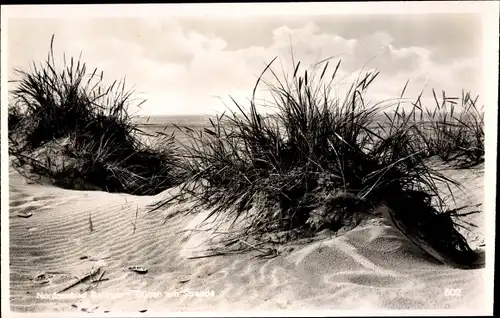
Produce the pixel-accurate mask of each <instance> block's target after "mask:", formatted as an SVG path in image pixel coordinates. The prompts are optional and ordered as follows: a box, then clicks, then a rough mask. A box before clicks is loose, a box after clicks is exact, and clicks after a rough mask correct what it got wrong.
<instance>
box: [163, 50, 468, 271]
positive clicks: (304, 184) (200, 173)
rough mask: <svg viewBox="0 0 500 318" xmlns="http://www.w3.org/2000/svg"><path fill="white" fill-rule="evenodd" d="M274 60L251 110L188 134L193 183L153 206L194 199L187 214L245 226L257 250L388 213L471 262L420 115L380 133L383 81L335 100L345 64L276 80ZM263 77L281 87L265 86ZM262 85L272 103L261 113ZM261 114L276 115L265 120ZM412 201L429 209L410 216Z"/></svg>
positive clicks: (240, 233)
mask: <svg viewBox="0 0 500 318" xmlns="http://www.w3.org/2000/svg"><path fill="white" fill-rule="evenodd" d="M273 62H274V60H273ZM273 62H271V63H270V64H269V65H268V66H267V67H266V69H265V70H264V72H263V73H262V74H261V76H260V77H259V79H258V81H257V83H256V86H255V88H254V91H253V98H252V100H251V101H250V105H249V106H250V108H249V110H248V111H247V110H245V109H244V108H243V106H242V105H240V104H239V103H238V102H236V101H234V100H233V101H234V103H235V106H236V107H237V108H238V110H239V111H237V112H232V113H231V114H229V115H226V114H223V115H222V116H220V117H217V118H216V119H215V120H210V123H211V128H205V129H204V130H202V131H200V130H199V131H195V130H192V129H189V128H185V130H186V133H188V134H189V135H190V136H191V138H192V139H193V142H192V143H191V144H190V145H186V149H185V151H186V153H187V155H186V161H185V162H184V163H183V164H185V165H186V166H185V170H187V171H190V172H191V174H190V176H189V178H188V181H189V182H187V183H186V184H185V185H184V186H183V188H182V190H181V193H180V195H179V196H176V197H174V198H172V199H169V200H165V201H162V202H158V204H156V206H155V208H160V207H162V206H165V205H168V204H170V203H173V202H175V203H178V202H179V201H183V200H187V199H188V198H194V201H195V204H194V206H193V208H192V209H191V210H190V211H197V210H198V208H203V209H208V210H209V211H210V214H209V216H208V218H210V217H214V218H215V220H220V222H224V221H227V220H229V221H230V222H231V224H232V225H233V226H234V228H236V226H235V225H236V224H237V223H238V221H242V223H239V224H240V225H239V227H238V229H237V231H236V236H237V238H238V239H239V240H240V241H241V242H244V243H246V244H245V246H252V247H254V248H258V246H260V245H259V244H266V243H269V241H270V240H271V238H270V237H272V236H273V235H274V234H276V235H278V236H280V237H282V238H283V240H281V241H280V242H281V243H283V242H286V241H289V240H291V239H294V238H300V237H308V236H313V235H314V234H315V233H317V232H318V231H320V230H322V229H331V230H333V231H337V230H339V229H341V228H345V227H353V226H356V225H357V224H359V222H360V221H361V220H363V219H364V218H366V217H368V216H369V215H370V214H375V213H376V212H375V211H376V208H377V207H380V206H388V207H390V208H391V211H392V212H391V215H392V217H394V218H395V219H397V220H399V222H398V228H399V229H400V230H402V231H403V232H404V233H415V232H414V231H417V232H418V233H424V235H425V239H426V240H430V241H431V242H430V244H434V245H436V246H438V247H436V248H437V249H438V250H439V251H440V253H444V254H446V255H452V256H450V257H451V258H453V259H454V261H455V262H456V263H465V264H468V263H470V262H471V259H472V258H473V256H472V255H473V254H472V253H473V252H472V251H471V250H470V248H469V246H468V245H467V242H466V241H465V240H454V241H452V239H451V238H452V237H461V235H460V234H459V233H458V232H457V230H456V223H455V222H454V221H452V220H451V217H450V214H449V213H446V212H447V210H446V206H445V205H444V200H443V199H442V194H441V193H440V191H439V190H438V186H437V183H439V182H444V183H446V184H449V183H453V184H455V185H458V184H456V182H454V181H453V180H451V179H448V178H446V177H445V176H444V175H442V174H440V173H439V172H438V171H435V170H433V169H432V168H431V167H430V166H429V165H428V164H427V163H426V161H425V160H423V159H425V158H426V153H425V151H424V150H421V148H420V143H419V140H418V139H417V138H416V137H415V134H414V133H413V129H415V128H414V122H412V121H411V119H412V118H413V116H414V111H415V110H412V111H410V112H409V113H405V112H404V111H402V110H399V104H398V105H397V110H396V111H395V112H391V113H386V114H385V117H386V119H387V123H388V125H382V124H380V123H379V122H377V118H379V117H380V116H379V115H380V112H382V111H384V107H383V106H382V104H376V105H374V106H370V107H368V106H366V105H365V102H364V96H365V93H366V91H367V89H368V87H369V86H370V84H371V83H372V82H373V80H374V79H375V78H376V77H377V75H378V73H367V74H366V75H365V76H363V77H361V78H360V79H358V80H357V81H356V82H354V83H353V84H352V86H351V88H350V90H349V91H348V92H347V94H346V96H345V98H343V99H342V100H341V99H340V98H337V97H334V96H333V95H332V86H333V84H332V83H333V81H334V80H335V78H336V74H337V71H338V68H339V66H340V62H339V63H338V64H337V65H336V67H335V68H334V70H333V74H332V75H329V76H327V75H326V74H327V70H328V66H329V62H326V64H324V65H322V68H321V69H320V71H321V73H320V76H319V79H318V78H317V76H316V75H317V74H316V73H315V72H308V71H307V70H305V71H304V72H303V75H299V70H300V62H299V63H295V62H294V72H293V75H292V76H291V77H290V76H288V75H286V74H285V75H284V77H285V78H284V79H280V78H279V77H278V76H277V75H276V73H275V72H274V71H273V70H272V69H271V64H272V63H273ZM267 71H269V72H270V73H271V75H272V78H273V80H274V81H275V82H277V84H272V83H271V82H268V81H264V79H263V75H264V73H265V72H267ZM261 81H262V82H264V83H265V84H266V85H267V87H268V88H269V90H270V92H271V94H272V97H273V101H272V102H263V103H262V104H260V105H258V104H257V99H256V97H255V92H256V89H257V86H258V84H259V83H260V82H261ZM258 106H265V107H266V108H267V109H269V108H273V109H276V110H277V111H276V113H274V114H272V115H264V114H261V113H259V112H258ZM391 106H394V105H391ZM415 201H416V202H419V203H420V207H424V209H419V210H414V209H412V207H413V206H414V205H412V204H414V202H415ZM208 218H207V220H208ZM436 218H439V219H440V220H441V219H443V220H444V219H446V220H449V222H448V223H446V222H440V223H439V224H442V225H443V226H440V229H439V231H438V232H437V233H434V232H432V231H434V230H435V229H434V227H429V224H430V223H432V222H429V221H428V220H436ZM422 220H424V221H422ZM241 224H243V225H241ZM431 232H432V233H431ZM431 234H432V235H431ZM250 241H252V242H253V243H252V244H249V243H248V242H250ZM231 242H234V241H232V239H231ZM440 242H441V243H440ZM442 242H452V243H451V244H442ZM456 251H458V252H456Z"/></svg>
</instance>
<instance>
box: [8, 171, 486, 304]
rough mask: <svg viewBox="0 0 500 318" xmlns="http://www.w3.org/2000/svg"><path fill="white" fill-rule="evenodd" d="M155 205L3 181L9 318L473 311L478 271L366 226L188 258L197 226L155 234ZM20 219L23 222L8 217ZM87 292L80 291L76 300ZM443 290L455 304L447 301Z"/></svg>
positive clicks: (184, 221)
mask: <svg viewBox="0 0 500 318" xmlns="http://www.w3.org/2000/svg"><path fill="white" fill-rule="evenodd" d="M451 173H453V172H451ZM456 177H460V175H456ZM462 178H465V179H464V180H461V181H467V182H466V185H467V186H468V187H469V188H470V189H472V190H471V191H468V193H469V194H470V198H466V197H463V200H464V201H467V202H469V203H476V202H481V201H482V188H483V186H482V180H483V179H482V173H481V170H479V171H476V172H471V171H469V172H468V173H467V174H466V175H463V177H462ZM165 195H167V194H166V193H164V194H162V195H159V196H156V197H134V196H130V195H122V194H109V193H103V192H89V191H86V192H83V191H69V190H63V189H58V188H55V187H49V186H40V185H33V184H27V183H26V182H25V181H24V180H22V179H21V177H20V176H19V175H18V174H17V173H16V172H13V171H12V172H11V173H10V207H11V208H10V212H9V228H10V263H9V265H10V293H11V295H10V299H11V310H13V311H16V312H39V311H66V312H71V311H73V312H81V311H82V310H86V311H89V312H95V313H103V312H105V311H110V312H111V313H115V312H135V313H137V312H138V311H139V310H144V309H147V313H155V312H160V313H161V312H167V311H201V310H209V311H226V310H230V311H235V310H279V309H287V310H327V309H357V310H366V309H371V310H374V309H447V308H462V309H463V310H465V309H468V310H469V309H475V308H478V309H480V308H483V305H484V304H483V296H484V295H483V282H484V269H479V270H468V271H465V270H457V269H452V268H449V267H446V266H443V265H438V264H435V263H433V262H432V261H429V260H428V259H426V258H425V257H423V256H422V255H421V253H420V252H419V250H418V249H417V248H415V247H414V246H413V245H412V244H411V243H409V242H408V240H407V239H406V238H404V237H402V236H401V235H400V234H399V233H398V232H397V231H395V230H393V229H392V228H390V227H388V226H385V225H380V224H378V225H377V224H376V223H373V224H371V225H370V224H369V225H365V226H363V227H359V228H357V229H355V230H354V231H350V232H348V233H347V234H344V235H342V236H340V237H337V238H325V239H323V240H320V241H318V242H315V243H310V244H306V245H302V246H296V247H295V249H294V250H292V251H291V252H289V253H287V254H283V255H281V256H278V257H276V258H273V259H255V258H252V255H250V254H249V255H237V256H221V257H211V258H201V259H190V258H189V257H191V256H193V255H198V254H197V253H200V252H201V251H202V248H203V244H202V246H201V247H200V246H198V245H199V244H200V243H203V242H202V240H201V239H200V237H199V236H196V235H195V236H188V235H187V234H186V233H185V232H182V230H185V229H189V228H192V227H193V226H195V225H196V223H197V222H198V219H197V218H187V217H180V216H174V217H172V218H170V219H169V220H168V221H167V222H166V223H165V224H163V223H164V216H165V215H166V214H169V213H172V212H174V211H173V210H172V209H171V210H167V211H155V212H151V213H146V211H147V206H148V204H151V203H153V202H155V201H156V200H158V199H159V198H162V196H165ZM26 211H29V212H31V213H32V214H33V215H32V216H31V217H29V218H21V217H18V216H17V213H20V212H26ZM136 211H138V217H137V222H136V231H135V233H133V229H134V227H133V225H132V224H131V222H134V220H135V214H136ZM89 215H91V220H92V224H93V231H92V232H90V230H89ZM476 221H480V219H477V220H476ZM479 223H480V222H479ZM475 236H476V235H474V234H473V235H472V236H470V238H471V240H473V241H474V239H475V241H474V243H476V242H477V241H478V240H480V237H478V238H475ZM82 258H83V259H82ZM133 265H139V266H144V267H146V268H148V270H149V271H148V273H147V274H144V275H140V274H137V273H135V272H132V271H130V270H128V269H127V267H128V266H133ZM98 266H101V268H102V270H105V273H104V276H103V278H108V279H109V280H107V281H102V282H100V283H98V284H97V283H88V282H85V283H82V284H79V285H77V286H75V287H73V288H72V289H69V290H68V291H66V292H65V293H63V294H62V296H60V298H59V299H40V298H39V297H40V296H41V294H38V297H37V293H45V294H47V295H49V296H50V295H52V296H53V295H54V293H55V292H57V291H59V290H61V289H62V288H64V287H65V286H67V285H68V284H69V283H71V282H72V281H73V280H74V279H75V277H81V276H82V275H84V274H85V273H87V272H89V271H90V270H91V268H92V267H94V268H95V267H98ZM87 288H91V290H90V291H88V292H87V293H86V294H80V292H81V291H82V290H84V289H87ZM447 288H451V289H456V290H457V291H455V292H459V293H460V295H446V289H447ZM181 291H185V292H186V291H190V292H201V293H203V292H205V295H204V296H205V297H202V296H203V295H197V296H196V295H192V294H191V295H188V294H184V295H175V294H174V292H181ZM91 292H94V294H91ZM85 295H87V296H86V297H85ZM62 297H65V298H67V299H61V298H62ZM82 308H83V309H82Z"/></svg>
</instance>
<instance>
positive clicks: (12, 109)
mask: <svg viewBox="0 0 500 318" xmlns="http://www.w3.org/2000/svg"><path fill="white" fill-rule="evenodd" d="M22 120H23V112H22V110H21V107H20V106H19V105H17V104H15V105H9V107H8V119H7V124H8V125H7V126H8V129H9V133H11V132H14V131H16V128H17V126H18V125H19V124H20V123H21V122H22Z"/></svg>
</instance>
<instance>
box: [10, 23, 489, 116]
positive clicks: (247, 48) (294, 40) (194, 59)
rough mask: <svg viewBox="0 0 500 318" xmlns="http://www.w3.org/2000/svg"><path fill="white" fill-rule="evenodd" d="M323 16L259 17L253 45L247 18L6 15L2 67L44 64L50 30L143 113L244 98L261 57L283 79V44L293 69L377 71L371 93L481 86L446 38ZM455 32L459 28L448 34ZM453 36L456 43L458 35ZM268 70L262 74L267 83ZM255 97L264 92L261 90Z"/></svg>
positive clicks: (287, 66)
mask: <svg viewBox="0 0 500 318" xmlns="http://www.w3.org/2000/svg"><path fill="white" fill-rule="evenodd" d="M319 20H321V19H319V18H318V21H319ZM396 20H397V19H395V20H394V21H396ZM321 21H322V22H321V23H320V22H312V21H303V22H300V21H298V20H290V21H289V22H287V21H286V20H284V19H283V21H281V20H279V22H280V23H281V25H278V24H277V22H276V23H271V22H269V21H264V22H263V24H264V25H266V26H267V29H266V28H264V26H262V25H260V26H259V27H256V28H255V29H256V31H255V32H258V34H259V41H254V42H251V41H249V40H248V41H247V40H245V39H246V38H247V35H248V38H255V35H254V34H253V29H252V27H253V26H254V25H255V24H256V23H258V21H254V20H249V21H243V22H242V21H239V22H234V21H233V22H232V23H234V25H235V30H236V31H235V32H229V31H227V28H230V27H231V24H230V23H229V22H227V21H226V22H224V23H223V22H218V26H217V27H213V28H212V29H210V31H207V28H204V27H203V26H209V25H212V26H214V25H216V24H217V22H208V20H204V19H200V21H198V22H197V21H195V20H193V19H191V20H188V19H185V20H182V19H169V20H168V21H165V20H159V19H157V18H152V19H147V20H138V19H86V20H85V19H81V20H69V19H67V20H47V21H45V20H43V19H39V20H33V19H31V20H11V21H9V66H10V68H12V67H14V66H15V67H19V66H26V65H28V64H27V63H29V62H30V61H31V60H40V61H41V60H43V59H44V58H45V57H46V53H47V49H48V44H49V40H50V35H51V34H52V33H55V34H56V54H59V55H61V54H62V52H66V53H68V55H73V56H78V54H79V53H80V51H83V60H84V61H86V62H87V64H88V66H89V68H93V67H98V68H99V69H100V70H103V71H104V75H105V78H106V80H107V81H108V82H110V81H112V80H115V79H119V78H122V77H123V76H126V77H127V83H128V84H129V85H130V86H131V85H134V86H135V90H136V91H137V92H138V94H139V96H142V97H145V98H147V99H148V101H147V102H146V103H145V104H143V109H142V112H143V113H145V114H146V113H176V114H182V113H200V112H202V113H209V112H213V111H214V110H218V111H220V110H222V109H223V108H224V107H225V106H224V105H223V104H222V102H221V101H220V100H218V96H220V97H222V98H223V99H224V100H225V101H228V96H229V95H231V96H233V97H234V98H235V99H236V100H238V101H242V102H243V101H245V100H246V99H247V98H249V97H250V95H251V93H252V89H253V86H254V85H255V82H256V79H257V77H258V76H259V75H260V73H261V72H262V70H263V69H264V67H265V66H266V63H269V62H270V61H271V60H272V59H273V58H274V57H275V56H279V60H277V61H276V62H275V63H274V64H273V70H274V71H276V72H277V74H278V75H280V74H281V71H282V69H281V68H282V67H283V68H284V70H285V71H286V72H287V73H288V74H289V75H291V73H292V72H293V66H292V54H291V51H290V49H291V47H292V48H293V57H294V59H295V61H296V62H297V61H299V60H300V61H301V65H302V67H301V69H300V71H301V72H303V70H304V68H309V70H311V68H312V67H313V66H314V65H315V63H317V62H319V61H321V60H323V59H325V58H330V57H333V59H332V60H331V61H330V65H329V71H328V72H330V73H328V74H327V75H328V76H331V72H333V69H334V67H335V65H336V64H337V61H338V60H339V59H342V64H341V67H340V70H339V71H338V74H337V78H339V79H342V77H345V78H344V81H341V82H336V83H337V84H340V85H341V86H342V83H344V84H343V85H344V86H343V87H344V88H345V87H348V85H349V84H350V82H351V81H352V80H354V79H355V78H356V76H358V75H359V74H360V73H363V72H365V71H368V70H379V71H380V72H381V73H380V75H379V78H377V80H376V81H375V82H374V84H373V87H372V90H373V94H372V95H370V96H371V98H391V97H397V96H399V94H400V92H401V89H402V88H403V86H404V84H405V82H406V81H407V80H408V79H410V83H411V85H410V86H409V88H408V90H407V94H408V96H415V97H416V96H417V95H418V93H419V92H420V90H422V88H424V86H425V85H426V84H427V87H432V88H437V89H438V90H440V89H441V88H443V89H449V90H454V91H458V92H459V91H460V90H461V89H462V88H470V89H473V90H474V89H480V88H481V85H482V83H481V82H480V80H481V72H480V65H481V64H480V59H479V58H478V57H477V55H478V54H479V53H477V54H476V55H474V54H472V53H471V52H470V51H467V54H465V55H464V56H460V52H456V51H453V50H450V49H449V48H448V47H447V46H446V41H444V40H443V41H442V42H436V41H435V40H433V42H432V43H430V44H428V45H427V44H426V42H425V41H424V40H423V39H422V38H418V37H416V40H415V41H414V42H412V41H411V38H410V39H402V36H404V32H402V31H401V30H400V29H404V28H405V27H407V24H408V23H406V24H405V21H404V19H403V21H400V22H398V23H399V24H398V26H399V28H397V27H392V26H390V24H385V25H384V24H383V23H384V22H383V21H382V20H381V21H378V22H377V23H376V24H375V25H377V26H378V27H371V26H370V24H369V23H368V24H363V23H362V22H359V23H358V24H357V29H356V32H346V30H344V29H343V28H342V25H341V24H339V23H334V22H332V24H331V25H330V26H329V25H328V24H327V21H324V20H321ZM299 22H300V23H299ZM210 23H212V24H210ZM394 23H395V22H394ZM415 23H416V22H415ZM417 24H418V25H421V24H422V23H420V24H419V23H417ZM417 24H415V25H417ZM223 26H224V28H222V27H223ZM444 27H445V26H443V28H444ZM384 28H385V29H384ZM414 29H415V28H414ZM414 29H411V30H414ZM221 30H224V31H221ZM447 32H448V33H449V32H451V31H449V30H448V31H447ZM460 32H461V31H460V29H459V28H458V26H457V29H456V33H457V34H459V33H460ZM467 32H468V31H467ZM436 34H437V35H436V36H438V35H439V34H440V33H439V31H436ZM440 36H441V39H445V38H446V37H450V35H449V34H441V35H440ZM451 38H452V39H454V42H453V43H456V41H455V40H456V39H457V38H458V35H456V34H455V35H454V36H451ZM246 41H247V42H248V43H247V42H246ZM234 43H237V45H235V44H234ZM453 45H455V44H453ZM445 57H448V58H445ZM323 65H324V64H322V65H320V66H319V67H318V70H317V71H318V72H320V71H321V70H322V67H323ZM270 75H271V74H267V75H266V77H265V78H266V79H268V80H270V79H272V76H270ZM318 76H319V75H318ZM259 94H264V95H261V96H263V97H265V98H269V95H268V94H267V95H266V94H265V92H264V91H262V90H259Z"/></svg>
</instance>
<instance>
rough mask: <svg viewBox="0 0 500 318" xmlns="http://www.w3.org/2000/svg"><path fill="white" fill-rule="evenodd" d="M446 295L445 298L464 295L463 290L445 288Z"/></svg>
mask: <svg viewBox="0 0 500 318" xmlns="http://www.w3.org/2000/svg"><path fill="white" fill-rule="evenodd" d="M444 295H445V296H453V297H459V296H461V295H462V289H461V288H445V289H444Z"/></svg>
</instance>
